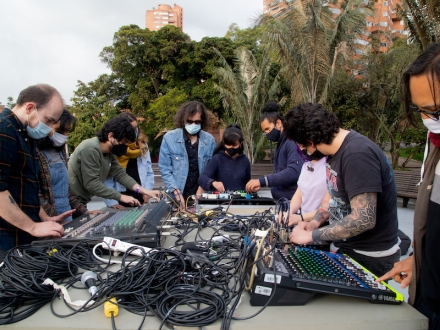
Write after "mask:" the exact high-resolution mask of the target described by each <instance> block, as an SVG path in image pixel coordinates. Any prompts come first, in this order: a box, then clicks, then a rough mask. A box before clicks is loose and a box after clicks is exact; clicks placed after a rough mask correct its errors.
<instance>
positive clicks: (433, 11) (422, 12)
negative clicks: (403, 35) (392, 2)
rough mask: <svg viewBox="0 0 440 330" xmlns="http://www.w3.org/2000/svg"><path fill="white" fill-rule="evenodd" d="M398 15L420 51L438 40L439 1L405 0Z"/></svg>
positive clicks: (439, 21) (439, 22) (439, 24)
mask: <svg viewBox="0 0 440 330" xmlns="http://www.w3.org/2000/svg"><path fill="white" fill-rule="evenodd" d="M398 13H399V15H400V16H401V17H402V18H403V19H404V20H405V22H406V25H407V27H408V29H409V31H410V34H411V36H412V37H413V39H414V40H415V41H416V42H417V43H418V44H419V45H420V47H421V48H422V49H425V48H426V47H427V46H429V45H430V44H432V43H434V42H436V41H439V40H440V0H405V2H404V6H403V7H402V6H399V7H398Z"/></svg>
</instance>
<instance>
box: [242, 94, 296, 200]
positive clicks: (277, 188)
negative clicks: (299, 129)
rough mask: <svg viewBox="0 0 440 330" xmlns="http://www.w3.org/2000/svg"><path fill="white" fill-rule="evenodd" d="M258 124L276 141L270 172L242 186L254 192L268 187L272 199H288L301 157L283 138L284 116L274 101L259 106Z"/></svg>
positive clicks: (290, 142) (293, 146) (269, 138)
mask: <svg viewBox="0 0 440 330" xmlns="http://www.w3.org/2000/svg"><path fill="white" fill-rule="evenodd" d="M260 125H261V129H262V130H263V134H264V135H265V136H266V138H267V139H268V140H269V141H272V142H275V143H276V144H277V146H276V148H275V152H274V157H273V159H274V161H273V167H274V173H272V174H268V175H266V176H263V177H261V178H258V179H252V180H250V181H249V182H248V183H247V184H246V190H247V191H249V192H257V191H258V190H260V188H262V187H270V191H271V193H272V197H273V198H274V199H276V200H278V199H280V198H287V199H288V200H290V199H292V196H293V194H294V193H295V192H296V188H297V187H298V184H297V182H298V178H299V174H300V173H301V167H302V165H303V159H302V157H301V152H300V151H299V149H298V147H297V145H296V144H295V141H291V140H288V139H286V135H285V131H284V118H283V116H282V115H281V112H280V106H279V104H278V103H276V102H275V101H269V102H267V103H266V105H265V106H264V107H263V109H261V117H260Z"/></svg>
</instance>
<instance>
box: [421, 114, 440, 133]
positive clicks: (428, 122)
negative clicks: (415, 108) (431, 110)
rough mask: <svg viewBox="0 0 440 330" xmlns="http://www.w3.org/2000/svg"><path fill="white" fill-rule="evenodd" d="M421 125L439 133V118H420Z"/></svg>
mask: <svg viewBox="0 0 440 330" xmlns="http://www.w3.org/2000/svg"><path fill="white" fill-rule="evenodd" d="M422 120H423V125H425V126H426V128H427V129H428V130H429V131H430V132H432V133H435V134H440V121H439V120H433V119H429V118H428V119H422Z"/></svg>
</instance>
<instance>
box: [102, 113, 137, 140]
mask: <svg viewBox="0 0 440 330" xmlns="http://www.w3.org/2000/svg"><path fill="white" fill-rule="evenodd" d="M109 133H113V137H114V138H115V139H116V140H117V141H118V142H122V141H124V140H126V141H129V142H134V141H135V140H136V133H135V130H134V127H133V126H132V125H131V121H130V120H129V119H126V118H121V117H120V116H116V117H115V118H112V119H110V120H109V121H107V122H106V123H105V124H104V125H103V126H102V128H101V129H100V130H99V131H98V132H97V133H96V136H97V137H98V140H99V142H107V141H108V134H109Z"/></svg>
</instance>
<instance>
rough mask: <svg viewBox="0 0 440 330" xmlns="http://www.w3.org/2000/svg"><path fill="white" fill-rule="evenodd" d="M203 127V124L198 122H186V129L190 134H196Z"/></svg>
mask: <svg viewBox="0 0 440 330" xmlns="http://www.w3.org/2000/svg"><path fill="white" fill-rule="evenodd" d="M201 128H202V126H201V125H197V124H185V129H186V131H187V132H188V134H191V135H196V134H197V133H198V132H199V131H200V129H201Z"/></svg>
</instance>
